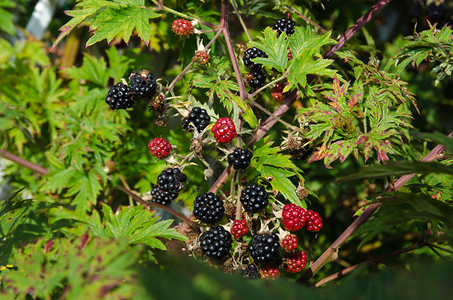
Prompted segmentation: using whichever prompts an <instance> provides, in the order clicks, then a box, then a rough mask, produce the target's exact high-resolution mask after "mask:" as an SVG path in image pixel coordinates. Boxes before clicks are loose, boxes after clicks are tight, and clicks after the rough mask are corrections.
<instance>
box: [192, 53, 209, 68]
mask: <svg viewBox="0 0 453 300" xmlns="http://www.w3.org/2000/svg"><path fill="white" fill-rule="evenodd" d="M209 58H210V57H209V54H208V53H206V51H200V50H199V51H197V52H195V55H194V56H193V57H192V60H193V61H194V62H196V63H199V64H201V65H204V64H206V63H207V62H208V60H209Z"/></svg>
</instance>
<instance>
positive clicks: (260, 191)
mask: <svg viewBox="0 0 453 300" xmlns="http://www.w3.org/2000/svg"><path fill="white" fill-rule="evenodd" d="M240 200H241V202H242V205H243V206H244V210H245V211H248V212H251V213H257V212H259V211H260V210H262V209H264V208H265V207H266V206H267V204H268V202H269V201H268V200H269V195H268V194H267V193H266V189H265V187H264V186H262V185H258V184H256V183H252V184H250V185H247V186H246V187H245V188H244V189H243V190H242V192H241V198H240Z"/></svg>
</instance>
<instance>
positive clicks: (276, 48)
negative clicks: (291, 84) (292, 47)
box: [252, 27, 289, 72]
mask: <svg viewBox="0 0 453 300" xmlns="http://www.w3.org/2000/svg"><path fill="white" fill-rule="evenodd" d="M260 40H261V42H254V43H253V45H254V46H255V47H257V48H258V49H261V50H263V51H264V52H266V54H267V56H268V57H267V58H264V57H257V58H254V59H252V61H253V62H255V63H259V64H263V66H269V67H272V68H275V69H276V70H277V71H279V72H284V71H285V69H286V67H287V64H288V46H289V40H288V39H287V38H286V33H284V32H283V33H282V34H281V35H280V37H278V38H277V32H276V31H275V30H272V28H271V27H267V28H266V29H264V32H263V37H260Z"/></svg>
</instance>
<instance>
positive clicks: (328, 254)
mask: <svg viewBox="0 0 453 300" xmlns="http://www.w3.org/2000/svg"><path fill="white" fill-rule="evenodd" d="M452 135H453V132H451V133H450V134H449V135H448V136H449V137H451V136H452ZM443 151H445V147H444V146H442V145H437V146H436V147H435V148H434V149H433V150H431V152H429V153H428V154H427V155H426V156H425V157H424V158H423V159H422V161H423V162H429V161H432V160H434V159H436V158H437V157H438V156H439V155H440V154H441V153H442V152H443ZM414 176H415V174H408V175H404V176H401V177H400V178H398V179H397V180H396V181H395V183H394V185H393V191H397V190H399V189H400V188H401V187H402V186H403V185H404V184H406V183H407V182H408V181H409V180H410V179H411V178H412V177H414ZM387 190H390V188H387ZM381 204H382V202H375V203H372V204H371V205H369V206H368V208H367V209H366V210H365V211H364V212H363V213H362V214H361V215H360V216H359V217H358V218H357V219H355V221H354V222H352V224H351V225H349V227H348V228H346V230H345V231H344V232H343V233H342V234H341V235H340V236H339V237H338V238H337V239H336V241H335V242H333V243H332V245H330V247H329V248H327V250H325V251H324V253H323V254H322V255H321V256H320V257H319V258H318V259H317V260H316V261H315V262H314V263H313V264H312V265H311V266H310V267H309V268H308V269H307V270H306V271H305V272H304V274H302V276H301V277H300V278H299V279H298V280H297V281H298V282H305V281H308V280H309V279H310V278H311V277H312V276H313V275H314V274H316V272H318V271H319V270H320V269H321V268H322V267H323V266H324V265H325V264H326V263H327V262H328V261H329V260H331V259H332V255H333V254H334V253H335V252H336V251H337V250H338V248H340V246H341V245H342V244H343V243H344V242H346V240H347V239H348V238H350V237H351V236H352V235H353V234H354V232H355V231H356V230H357V229H358V228H359V227H360V226H361V225H362V224H364V223H365V222H366V221H368V219H369V218H370V217H371V215H372V214H373V213H374V212H375V211H376V210H377V209H378V208H379V207H380V206H381Z"/></svg>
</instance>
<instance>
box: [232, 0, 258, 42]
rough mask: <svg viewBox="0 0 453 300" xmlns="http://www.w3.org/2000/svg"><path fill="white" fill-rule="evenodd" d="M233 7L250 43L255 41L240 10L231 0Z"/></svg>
mask: <svg viewBox="0 0 453 300" xmlns="http://www.w3.org/2000/svg"><path fill="white" fill-rule="evenodd" d="M230 3H231V6H233V8H234V11H235V13H236V15H237V17H238V19H239V22H240V23H241V26H242V28H243V29H244V32H245V34H246V35H247V38H248V39H249V41H250V42H252V41H253V39H252V37H251V36H250V33H249V30H248V28H247V25H245V22H244V20H243V19H242V16H241V14H240V13H239V10H238V8H237V7H236V4H235V3H234V1H233V0H230Z"/></svg>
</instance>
